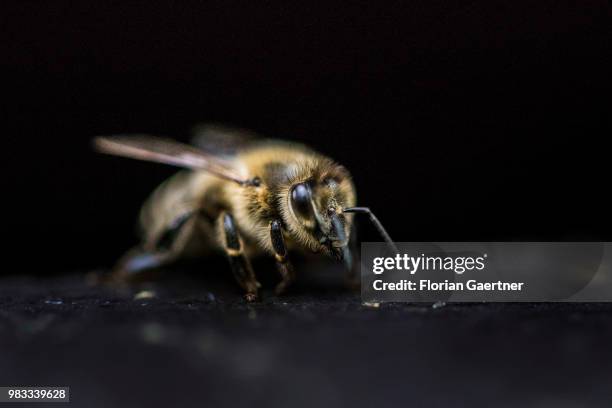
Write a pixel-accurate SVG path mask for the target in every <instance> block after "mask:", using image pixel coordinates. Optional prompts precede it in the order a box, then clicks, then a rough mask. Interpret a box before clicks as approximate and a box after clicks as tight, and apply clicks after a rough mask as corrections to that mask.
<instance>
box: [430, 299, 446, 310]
mask: <svg viewBox="0 0 612 408" xmlns="http://www.w3.org/2000/svg"><path fill="white" fill-rule="evenodd" d="M444 306H446V302H443V301H441V300H438V301H437V302H436V303H434V304H433V305H431V308H432V309H440V308H442V307H444Z"/></svg>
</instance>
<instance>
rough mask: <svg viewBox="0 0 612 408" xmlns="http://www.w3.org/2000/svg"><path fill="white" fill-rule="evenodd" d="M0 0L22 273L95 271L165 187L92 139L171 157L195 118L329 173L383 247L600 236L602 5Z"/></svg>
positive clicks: (8, 147) (161, 173)
mask: <svg viewBox="0 0 612 408" xmlns="http://www.w3.org/2000/svg"><path fill="white" fill-rule="evenodd" d="M14 3H15V4H13V5H12V6H10V9H9V10H8V11H3V12H2V13H1V14H2V16H3V17H2V19H3V20H4V22H3V24H2V25H3V27H4V28H5V29H8V30H7V32H5V33H4V34H3V40H2V45H1V47H2V52H1V57H2V64H1V65H2V70H3V71H4V72H3V74H2V78H3V82H5V84H4V86H3V89H4V91H3V92H2V94H3V97H2V100H3V102H2V111H3V116H5V118H4V119H3V122H4V126H6V128H5V130H4V131H3V134H2V136H3V141H2V143H3V146H4V148H3V153H4V154H3V155H2V156H3V164H4V167H5V170H4V172H3V174H4V176H3V191H4V195H3V201H4V202H5V203H6V204H8V207H9V208H8V210H7V211H6V212H5V213H4V219H3V220H2V224H3V229H4V231H5V233H6V235H7V237H8V238H9V239H8V241H9V242H10V244H9V247H8V249H9V250H7V252H8V254H9V257H16V258H18V259H20V260H22V261H23V262H22V263H20V265H21V267H20V268H19V270H17V272H23V271H24V268H25V270H26V271H39V272H40V271H42V272H43V273H46V272H53V271H59V270H74V269H79V268H85V267H92V266H100V265H108V264H110V263H111V262H112V261H113V260H114V259H115V258H116V257H117V256H119V255H120V254H121V253H122V251H123V250H124V249H126V248H127V247H129V246H131V245H132V244H134V243H135V236H134V234H133V226H134V224H135V218H136V214H137V211H138V207H139V205H140V203H141V202H142V200H143V199H144V198H145V197H146V195H147V194H148V193H149V192H150V191H151V190H152V189H153V188H154V187H155V186H156V185H157V184H158V183H159V182H160V181H161V180H163V179H164V177H166V176H168V175H170V174H172V173H173V170H172V169H170V168H165V167H163V166H158V165H155V164H149V163H139V162H135V161H129V160H125V159H120V158H109V157H99V156H96V155H95V154H93V153H92V152H91V151H90V148H89V141H90V139H91V138H92V137H93V136H95V135H99V134H115V133H130V132H150V133H154V134H161V135H168V136H171V137H174V138H177V139H180V140H187V139H188V136H189V129H190V127H191V126H192V125H193V124H195V123H197V122H208V121H213V122H223V123H228V124H233V125H238V126H242V127H246V128H251V129H253V130H256V131H258V132H260V133H262V134H264V135H267V136H270V137H279V138H286V139H291V140H298V141H301V142H305V143H308V144H310V145H312V146H313V147H315V148H317V149H318V150H320V151H322V152H325V153H327V154H329V155H330V156H332V157H334V158H335V159H337V160H338V161H339V162H341V163H343V164H345V165H346V166H347V167H348V168H349V169H350V170H351V171H352V173H353V175H354V178H355V181H356V185H357V188H358V194H359V201H360V204H361V205H367V206H370V207H371V208H372V209H374V210H375V211H376V212H377V213H378V215H379V217H380V218H381V219H382V220H383V222H384V223H385V225H386V226H387V228H388V230H389V232H390V233H391V235H392V236H393V237H394V238H395V239H396V240H398V241H402V240H403V241H422V240H438V241H442V240H478V241H486V240H519V239H520V240H610V239H611V238H612V234H611V232H610V228H609V226H610V216H609V207H610V205H609V202H608V198H607V192H608V190H609V184H610V183H609V170H608V167H607V160H608V147H607V145H606V144H605V142H606V140H607V139H608V138H609V137H610V135H611V134H612V133H611V130H612V121H611V120H610V113H609V112H610V91H611V89H610V88H611V85H612V82H611V80H610V72H611V68H612V63H611V52H610V48H611V47H610V44H611V39H612V36H611V35H610V30H609V27H610V11H609V9H608V8H607V6H606V4H607V2H605V1H581V2H579V3H576V2H569V1H537V2H528V1H515V0H512V1H511V0H495V1H479V2H472V1H460V2H456V1H447V0H445V1H431V0H429V1H411V2H380V3H376V2H371V1H369V2H334V1H328V2H320V3H316V4H315V3H308V2H286V1H283V2H280V1H279V2H265V3H262V2H234V1H218V2H104V4H102V3H101V2H100V3H97V4H96V3H93V2H91V3H89V2H76V3H73V2H70V3H68V2H61V1H53V2H14ZM375 3H376V4H375ZM364 238H365V239H368V238H369V239H377V237H376V236H375V235H373V234H372V233H371V231H368V230H366V233H365V234H364ZM30 266H32V267H30ZM34 266H43V268H35V267H34ZM7 270H8V271H9V272H10V271H13V270H10V269H6V268H5V271H7Z"/></svg>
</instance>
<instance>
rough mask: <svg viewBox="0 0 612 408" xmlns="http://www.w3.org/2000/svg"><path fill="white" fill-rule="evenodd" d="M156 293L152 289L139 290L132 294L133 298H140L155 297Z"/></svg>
mask: <svg viewBox="0 0 612 408" xmlns="http://www.w3.org/2000/svg"><path fill="white" fill-rule="evenodd" d="M156 296H157V294H156V293H155V292H154V291H152V290H141V291H140V292H138V293H136V294H135V295H134V300H140V299H152V298H154V297H156Z"/></svg>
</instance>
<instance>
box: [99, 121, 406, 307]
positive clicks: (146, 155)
mask: <svg viewBox="0 0 612 408" xmlns="http://www.w3.org/2000/svg"><path fill="white" fill-rule="evenodd" d="M94 147H95V149H96V150H98V151H99V152H101V153H106V154H111V155H116V156H124V157H129V158H133V159H139V160H145V161H151V162H158V163H164V164H169V165H173V166H178V167H182V168H186V169H188V170H183V171H180V172H178V173H177V174H175V175H174V176H172V177H171V178H169V179H168V180H166V181H165V182H164V183H162V184H161V185H160V186H159V187H158V188H157V189H156V190H155V191H154V192H153V193H152V195H151V196H150V198H149V199H148V200H147V201H146V202H145V204H144V205H143V207H142V209H141V211H140V217H139V224H140V227H141V231H142V242H141V244H140V245H139V246H138V247H137V248H134V249H133V250H131V251H129V252H128V253H127V254H126V255H125V256H124V257H123V258H122V259H121V260H120V261H119V262H118V264H117V266H116V267H115V271H114V273H113V276H114V277H115V278H120V279H129V278H130V277H133V276H137V275H138V274H139V273H140V272H142V271H146V270H149V269H152V268H158V267H160V266H163V265H166V264H168V263H170V262H173V261H176V260H178V259H182V258H185V257H189V256H201V255H203V254H206V253H207V252H210V251H224V252H225V254H226V255H227V257H228V259H229V263H230V266H231V269H232V271H233V274H234V276H235V278H236V280H237V281H238V283H239V284H240V286H241V287H242V289H243V290H244V292H245V299H246V300H247V301H254V300H256V299H257V298H258V290H259V288H260V286H261V285H260V284H259V282H258V281H257V278H256V276H255V273H254V271H253V268H252V266H251V262H250V259H251V258H252V257H253V256H257V255H261V254H270V255H272V256H274V258H275V259H276V265H277V267H278V271H279V273H280V278H281V279H280V282H279V283H278V285H277V286H276V293H277V294H281V293H282V292H284V291H285V290H286V289H287V287H288V286H289V285H290V284H291V282H292V281H293V280H294V278H295V272H294V269H293V267H292V265H291V262H290V260H289V252H290V251H311V252H315V253H322V254H326V255H328V256H332V257H334V258H336V259H338V260H341V261H342V262H343V263H344V266H345V269H346V270H347V271H349V273H350V274H351V275H352V276H353V277H354V276H355V262H354V260H355V257H356V250H355V239H354V237H355V234H354V233H353V231H352V229H353V216H354V213H365V214H368V215H369V218H370V220H371V221H372V222H373V223H374V225H375V226H376V228H377V229H378V231H379V232H380V233H381V234H382V236H383V238H384V239H385V241H387V243H389V245H391V246H392V247H393V248H395V246H394V244H393V241H392V240H391V238H390V237H389V235H388V234H387V232H386V231H385V229H384V228H383V226H382V224H381V223H380V222H379V221H378V219H377V218H376V217H375V216H374V214H373V213H372V212H371V211H370V210H369V209H368V208H366V207H355V204H356V194H355V186H354V184H353V182H352V180H351V175H350V173H349V172H348V170H347V169H346V168H345V167H343V166H341V165H340V164H338V163H336V162H334V161H333V160H332V159H330V158H329V157H326V156H324V155H322V154H320V153H318V152H316V151H314V150H312V149H310V148H309V147H306V146H304V145H301V144H298V143H290V142H286V141H281V140H266V139H262V138H259V137H257V136H255V135H254V134H252V133H250V132H247V131H241V130H236V129H232V128H225V127H221V126H217V125H208V126H202V127H200V128H199V130H198V132H197V135H196V137H195V138H194V143H193V145H186V144H182V143H179V142H176V141H173V140H170V139H165V138H160V137H155V136H149V135H127V136H110V137H97V138H95V139H94ZM396 252H397V251H396Z"/></svg>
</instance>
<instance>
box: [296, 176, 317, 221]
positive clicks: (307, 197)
mask: <svg viewBox="0 0 612 408" xmlns="http://www.w3.org/2000/svg"><path fill="white" fill-rule="evenodd" d="M311 201H312V193H311V191H310V187H309V186H308V184H306V183H300V184H296V185H295V186H294V187H293V189H292V190H291V207H292V208H293V212H294V213H295V214H296V215H298V216H300V217H302V218H311V217H312V215H313V211H312V202H311Z"/></svg>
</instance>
